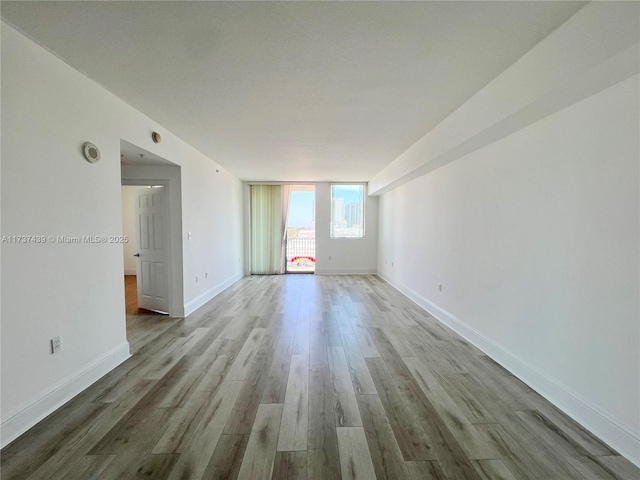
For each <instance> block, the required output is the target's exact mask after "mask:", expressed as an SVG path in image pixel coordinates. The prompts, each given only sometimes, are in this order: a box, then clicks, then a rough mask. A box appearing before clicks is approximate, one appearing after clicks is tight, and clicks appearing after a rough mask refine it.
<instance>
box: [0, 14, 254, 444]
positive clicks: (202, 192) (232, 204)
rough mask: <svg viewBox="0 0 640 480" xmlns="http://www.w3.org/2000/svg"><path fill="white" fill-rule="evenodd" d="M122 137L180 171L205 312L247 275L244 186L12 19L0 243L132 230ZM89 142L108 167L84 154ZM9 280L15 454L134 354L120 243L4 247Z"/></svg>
mask: <svg viewBox="0 0 640 480" xmlns="http://www.w3.org/2000/svg"><path fill="white" fill-rule="evenodd" d="M152 131H158V132H160V133H161V134H162V139H163V140H162V143H160V144H154V143H153V141H152V140H151V138H150V134H151V132H152ZM121 139H124V140H126V141H128V142H130V143H133V144H134V145H138V146H140V147H141V148H144V149H146V150H148V151H150V152H153V153H154V154H156V155H158V156H160V157H162V158H166V159H168V160H170V161H172V162H174V163H176V164H178V165H180V167H181V171H182V185H183V198H182V206H181V208H182V211H181V213H182V223H183V228H184V231H183V237H186V232H187V231H193V232H194V236H193V240H192V241H191V243H187V241H186V240H184V247H183V249H184V251H183V257H182V258H180V261H181V262H182V263H183V269H184V270H183V276H184V278H185V284H184V290H183V294H184V303H185V309H186V310H187V311H188V310H190V309H193V308H196V307H197V306H199V305H200V304H202V303H204V302H205V301H206V300H208V298H209V297H210V296H211V295H213V294H215V293H216V292H217V291H219V289H221V288H224V286H226V285H228V284H230V283H231V282H233V281H234V280H235V279H237V278H240V276H241V275H242V266H241V265H240V264H239V261H238V259H239V258H240V257H241V253H242V250H241V248H242V223H241V221H242V220H241V219H242V208H241V202H242V196H241V191H242V189H241V182H240V181H239V180H238V179H237V178H235V177H234V176H233V175H231V174H230V173H228V172H226V171H224V170H223V169H221V168H219V167H217V166H216V165H215V164H214V162H213V161H211V160H210V159H208V158H206V157H205V156H203V155H202V154H201V153H199V152H198V151H196V150H195V149H193V148H192V147H190V146H189V145H187V144H185V143H184V142H183V141H181V140H180V139H179V138H177V137H175V136H174V135H172V134H171V133H170V132H167V131H166V130H165V129H164V128H162V126H160V125H158V124H156V123H155V122H153V121H152V120H150V119H149V118H147V117H146V116H144V115H142V114H141V113H140V112H138V111H136V110H135V109H133V108H132V107H131V106H129V105H127V104H126V103H124V102H122V101H121V100H119V99H118V98H117V97H115V96H114V95H112V94H111V93H109V92H107V91H106V90H104V89H103V88H102V87H100V86H99V85H97V84H96V83H94V82H92V81H91V80H89V79H87V78H86V77H84V76H83V75H82V74H80V73H79V72H77V71H76V70H74V69H72V68H71V67H69V66H68V65H67V64H65V63H64V62H62V61H61V60H59V59H58V58H56V57H55V56H53V55H52V54H50V53H49V52H47V51H45V50H44V49H43V48H41V47H39V46H38V45H36V44H35V43H33V42H32V41H30V40H28V39H27V38H26V37H24V36H23V35H21V34H19V33H18V32H16V31H15V30H14V29H13V28H12V27H10V26H8V25H6V24H4V23H3V24H2V152H1V153H2V179H1V180H2V235H43V236H45V237H47V236H50V235H54V236H56V235H69V236H75V235H107V236H108V235H121V234H122V206H121V186H120V181H121V179H120V175H121V172H120V140H121ZM85 141H91V142H93V143H95V144H96V145H98V146H99V148H100V149H101V152H102V160H101V161H100V162H99V163H97V164H93V165H92V164H89V163H88V162H86V161H85V160H84V159H83V157H82V154H81V145H82V144H83V142H85ZM216 169H219V170H220V171H219V172H216ZM204 212H206V215H203V213H204ZM204 269H207V272H208V274H209V275H208V278H207V281H205V282H202V283H198V284H195V282H194V281H192V279H194V277H195V275H197V274H200V275H203V274H204V272H203V270H204ZM1 285H2V299H3V302H2V332H1V333H2V352H1V360H2V375H1V377H2V405H1V416H2V444H3V445H5V444H6V443H7V442H9V441H11V440H12V439H13V438H15V437H16V436H17V435H19V434H20V433H22V432H23V431H25V430H26V429H27V428H29V427H30V426H32V425H33V424H35V423H36V422H37V421H38V420H40V419H41V418H43V417H44V416H45V415H46V414H48V413H49V412H50V411H52V410H53V409H55V408H56V407H57V406H59V405H60V404H62V403H63V402H64V401H66V400H67V399H69V398H70V397H71V396H73V395H74V394H76V393H78V392H79V391H81V390H82V389H84V388H85V387H86V386H88V385H89V384H90V383H92V382H93V381H95V380H96V379H97V378H99V377H100V376H101V375H103V374H104V373H106V372H107V371H108V370H110V369H111V368H113V367H114V366H115V365H117V364H118V363H120V362H122V361H123V360H125V359H126V358H127V356H128V354H129V348H128V343H127V341H126V332H125V322H124V311H125V307H124V289H123V282H122V246H121V245H120V244H108V243H107V244H53V243H51V242H47V243H46V244H26V245H25V244H7V243H5V244H2V283H1ZM56 335H60V336H61V337H62V344H63V348H62V351H61V352H60V353H58V354H56V355H51V354H50V353H49V340H50V339H51V338H52V337H53V336H56Z"/></svg>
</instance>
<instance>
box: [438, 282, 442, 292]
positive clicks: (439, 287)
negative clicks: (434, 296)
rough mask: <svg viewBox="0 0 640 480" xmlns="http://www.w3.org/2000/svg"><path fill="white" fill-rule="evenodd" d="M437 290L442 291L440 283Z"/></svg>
mask: <svg viewBox="0 0 640 480" xmlns="http://www.w3.org/2000/svg"><path fill="white" fill-rule="evenodd" d="M438 290H440V291H442V284H441V283H439V284H438Z"/></svg>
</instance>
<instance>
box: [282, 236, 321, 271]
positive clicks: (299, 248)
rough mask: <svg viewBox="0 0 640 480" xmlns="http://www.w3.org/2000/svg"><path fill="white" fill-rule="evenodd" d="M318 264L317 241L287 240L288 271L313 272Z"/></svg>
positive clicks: (298, 238) (313, 239) (297, 238)
mask: <svg viewBox="0 0 640 480" xmlns="http://www.w3.org/2000/svg"><path fill="white" fill-rule="evenodd" d="M315 264H316V239H315V238H308V237H302V238H300V237H293V238H287V271H288V272H313V271H314V270H315Z"/></svg>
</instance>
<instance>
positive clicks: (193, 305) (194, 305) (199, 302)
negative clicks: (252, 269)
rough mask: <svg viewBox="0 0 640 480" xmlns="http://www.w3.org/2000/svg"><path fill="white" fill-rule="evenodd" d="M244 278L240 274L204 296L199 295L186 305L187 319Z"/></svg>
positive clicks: (185, 313)
mask: <svg viewBox="0 0 640 480" xmlns="http://www.w3.org/2000/svg"><path fill="white" fill-rule="evenodd" d="M243 276H244V275H243V274H242V273H238V274H236V275H234V276H233V277H231V278H228V279H227V280H225V281H224V282H221V283H219V284H218V285H216V286H215V287H213V288H210V289H209V290H207V291H206V292H204V293H203V294H201V295H198V296H197V297H196V298H194V299H193V300H191V301H190V302H188V303H185V304H184V316H185V317H186V316H187V315H191V314H192V313H193V312H195V311H196V310H197V309H198V308H200V307H201V306H203V305H204V304H205V303H207V302H208V301H209V300H211V299H212V298H213V297H215V296H216V295H218V294H219V293H221V292H222V291H223V290H226V289H227V288H229V287H230V286H231V285H233V284H234V283H236V282H237V281H238V280H240V279H241V278H243Z"/></svg>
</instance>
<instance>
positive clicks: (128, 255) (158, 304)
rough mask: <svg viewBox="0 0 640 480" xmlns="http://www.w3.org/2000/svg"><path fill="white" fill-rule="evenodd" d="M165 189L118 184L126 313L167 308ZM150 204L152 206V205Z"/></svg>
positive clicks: (161, 310)
mask: <svg viewBox="0 0 640 480" xmlns="http://www.w3.org/2000/svg"><path fill="white" fill-rule="evenodd" d="M137 183H149V182H137ZM165 190H166V187H165V186H164V185H130V184H127V185H122V234H123V239H124V240H125V242H123V244H122V245H123V257H124V258H123V260H124V292H125V310H126V313H127V315H154V314H165V313H167V312H168V311H169V305H168V297H169V295H168V288H167V287H168V283H169V279H168V278H166V277H167V273H168V272H167V271H166V270H167V269H168V263H169V258H170V256H169V252H168V251H165V250H164V249H165V248H166V243H167V241H166V237H167V232H166V231H165V230H166V225H167V224H168V222H167V219H166V216H167V212H166V211H165V208H164V207H165V206H166V205H164V204H166V202H167V195H166V193H165ZM152 203H155V204H156V205H155V206H152ZM150 210H151V211H150ZM154 217H155V218H154ZM157 247H159V248H160V250H158V248H157ZM143 257H144V258H143ZM150 295H153V297H150Z"/></svg>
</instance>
